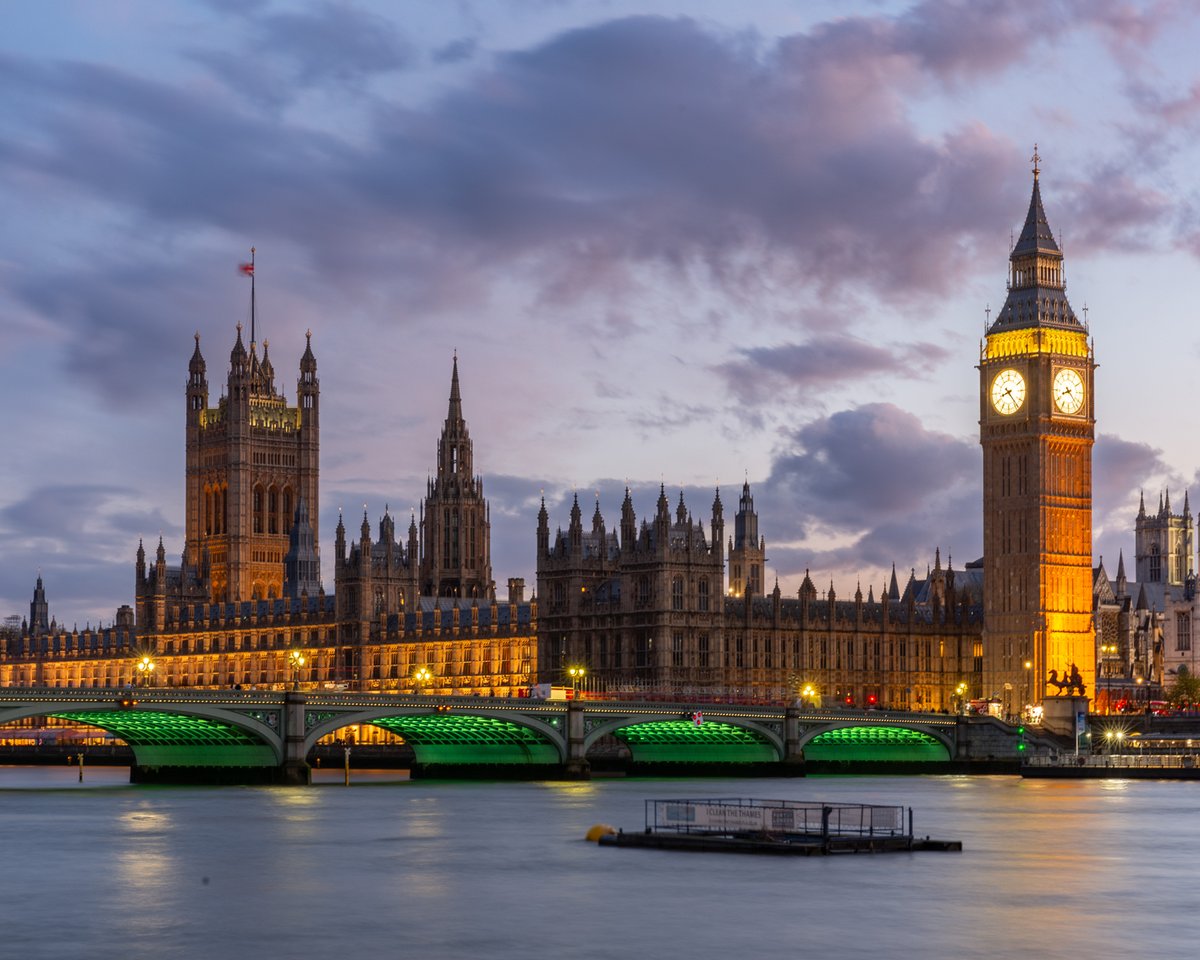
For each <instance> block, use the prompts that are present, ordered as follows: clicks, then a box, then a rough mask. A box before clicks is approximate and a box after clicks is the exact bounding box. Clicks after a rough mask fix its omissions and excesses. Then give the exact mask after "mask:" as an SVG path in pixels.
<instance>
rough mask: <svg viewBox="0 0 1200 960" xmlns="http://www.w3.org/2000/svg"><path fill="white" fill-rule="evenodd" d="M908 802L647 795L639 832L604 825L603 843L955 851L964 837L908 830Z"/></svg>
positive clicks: (744, 849)
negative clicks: (949, 837)
mask: <svg viewBox="0 0 1200 960" xmlns="http://www.w3.org/2000/svg"><path fill="white" fill-rule="evenodd" d="M912 823H913V815H912V808H911V807H908V808H905V807H902V806H886V805H880V804H867V803H820V802H805V801H797V800H756V799H751V798H747V797H733V798H716V799H701V800H647V801H646V826H645V829H644V830H643V831H642V832H640V833H625V832H624V831H614V832H607V833H601V835H600V836H599V837H598V841H599V843H600V845H601V846H611V847H650V848H655V849H660V850H697V851H722V852H736V853H774V854H791V855H796V856H802V857H813V856H818V857H819V856H828V855H831V854H836V853H908V852H911V851H914V850H939V851H960V850H962V841H959V840H931V839H930V838H929V837H924V838H918V837H915V836H914V835H913V827H912Z"/></svg>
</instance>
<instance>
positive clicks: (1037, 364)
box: [979, 147, 1096, 713]
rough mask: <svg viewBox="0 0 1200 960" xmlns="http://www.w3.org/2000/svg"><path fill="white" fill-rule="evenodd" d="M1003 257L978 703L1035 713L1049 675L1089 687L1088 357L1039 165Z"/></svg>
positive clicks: (1091, 367)
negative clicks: (1030, 708)
mask: <svg viewBox="0 0 1200 960" xmlns="http://www.w3.org/2000/svg"><path fill="white" fill-rule="evenodd" d="M1032 160H1033V192H1032V195H1031V196H1030V200H1029V210H1028V212H1027V214H1026V217H1025V225H1024V227H1023V228H1022V229H1021V235H1020V237H1019V238H1018V240H1017V242H1016V244H1015V245H1014V247H1013V249H1012V253H1011V254H1010V256H1009V266H1010V272H1009V281H1008V296H1007V298H1006V300H1005V302H1004V306H1003V308H1002V309H1001V310H1000V311H999V313H998V314H997V315H996V319H995V321H994V322H993V323H992V324H991V326H990V327H989V328H988V331H987V337H986V340H985V342H984V344H983V347H982V351H981V354H980V359H979V408H980V414H979V438H980V443H981V445H982V446H983V552H984V569H985V574H984V596H983V603H984V644H983V645H984V664H983V686H984V689H983V690H982V691H981V692H982V693H983V695H984V696H987V697H991V696H996V697H999V698H1001V699H1002V700H1003V701H1004V703H1005V709H1006V710H1007V711H1008V712H1009V713H1017V712H1019V711H1020V709H1021V708H1022V707H1023V706H1024V705H1026V704H1033V705H1036V704H1040V703H1041V702H1042V699H1043V696H1044V695H1045V692H1046V680H1047V677H1048V675H1049V672H1050V671H1051V670H1054V671H1056V673H1057V675H1058V676H1063V677H1069V676H1075V675H1076V671H1077V675H1078V677H1079V678H1080V680H1081V682H1082V683H1083V684H1084V686H1085V687H1086V689H1087V690H1088V691H1089V692H1090V691H1091V689H1092V687H1093V685H1094V683H1095V673H1096V671H1095V636H1094V633H1093V628H1092V621H1091V606H1092V582H1091V581H1092V577H1091V573H1092V444H1093V442H1094V439H1095V424H1096V421H1095V409H1094V407H1093V403H1092V396H1093V394H1092V386H1093V382H1094V371H1095V368H1096V363H1095V359H1094V356H1093V353H1092V348H1091V344H1090V343H1089V339H1088V330H1087V327H1086V326H1085V325H1084V324H1083V323H1081V322H1080V321H1079V318H1078V317H1077V316H1076V315H1075V312H1074V311H1073V310H1072V309H1071V305H1070V303H1069V302H1068V300H1067V294H1066V284H1065V282H1064V280H1063V255H1062V251H1061V250H1060V249H1059V246H1058V244H1057V243H1056V242H1055V239H1054V234H1053V233H1052V232H1051V230H1050V225H1049V223H1048V221H1047V219H1046V211H1045V210H1044V209H1043V206H1042V195H1041V188H1040V183H1039V174H1040V166H1039V165H1040V161H1041V158H1040V157H1039V156H1038V153H1037V148H1036V147H1035V148H1034V154H1033V158H1032Z"/></svg>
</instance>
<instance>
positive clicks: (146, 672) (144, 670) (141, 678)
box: [137, 655, 154, 687]
mask: <svg viewBox="0 0 1200 960" xmlns="http://www.w3.org/2000/svg"><path fill="white" fill-rule="evenodd" d="M137 669H138V683H139V684H141V685H142V686H143V687H146V686H149V685H150V679H151V678H152V677H153V676H154V661H153V660H151V659H150V657H149V656H148V655H144V656H143V657H142V659H141V660H139V661H138V665H137Z"/></svg>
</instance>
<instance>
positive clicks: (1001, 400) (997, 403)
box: [992, 367, 1025, 416]
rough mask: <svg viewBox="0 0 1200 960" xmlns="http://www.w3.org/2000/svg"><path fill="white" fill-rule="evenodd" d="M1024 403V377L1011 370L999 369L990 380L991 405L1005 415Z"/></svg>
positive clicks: (1019, 407)
mask: <svg viewBox="0 0 1200 960" xmlns="http://www.w3.org/2000/svg"><path fill="white" fill-rule="evenodd" d="M1023 403H1025V378H1024V377H1023V376H1021V374H1020V373H1019V372H1018V371H1016V370H1013V369H1012V368H1011V367H1010V368H1008V369H1007V370H1001V371H1000V372H999V373H998V374H996V379H995V380H993V381H992V406H993V407H995V408H996V412H997V413H1002V414H1004V415H1005V416H1007V415H1009V414H1012V413H1016V412H1017V411H1018V410H1020V409H1021V405H1022V404H1023Z"/></svg>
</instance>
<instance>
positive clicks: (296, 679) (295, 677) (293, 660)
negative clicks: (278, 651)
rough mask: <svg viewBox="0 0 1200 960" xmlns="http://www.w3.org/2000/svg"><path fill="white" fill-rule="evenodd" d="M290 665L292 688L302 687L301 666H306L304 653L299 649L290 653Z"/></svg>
mask: <svg viewBox="0 0 1200 960" xmlns="http://www.w3.org/2000/svg"><path fill="white" fill-rule="evenodd" d="M288 665H289V666H290V667H291V668H292V689H293V690H299V689H300V668H301V667H302V666H304V654H303V653H301V652H300V651H299V650H292V651H290V652H289V653H288Z"/></svg>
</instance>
